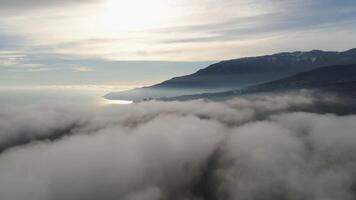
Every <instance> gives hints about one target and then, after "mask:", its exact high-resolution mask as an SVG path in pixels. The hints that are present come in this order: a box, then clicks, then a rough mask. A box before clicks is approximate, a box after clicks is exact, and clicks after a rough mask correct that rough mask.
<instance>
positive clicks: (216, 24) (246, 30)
mask: <svg viewBox="0 0 356 200" xmlns="http://www.w3.org/2000/svg"><path fill="white" fill-rule="evenodd" d="M355 35H356V1H355V0H150V1H147V0H130V1H127V0H76V1H72V0H0V89H1V88H8V89H9V88H14V87H17V88H27V87H30V88H46V87H61V88H93V87H94V88H96V87H101V88H106V89H116V90H118V89H127V88H132V87H137V86H142V85H150V84H153V83H157V82H160V81H162V80H165V79H167V78H170V77H172V76H177V75H183V74H189V73H192V72H194V71H196V70H198V69H200V68H203V67H206V66H207V65H209V64H211V63H213V62H216V61H220V60H225V59H232V58H239V57H245V56H256V55H263V54H271V53H276V52H281V51H296V50H300V51H306V50H312V49H322V50H333V51H334V50H337V51H343V50H347V49H351V48H354V47H356V37H355Z"/></svg>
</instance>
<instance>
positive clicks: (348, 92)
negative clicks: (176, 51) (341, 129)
mask: <svg viewBox="0 0 356 200" xmlns="http://www.w3.org/2000/svg"><path fill="white" fill-rule="evenodd" d="M300 89H317V90H321V91H324V92H331V93H334V94H338V95H341V96H344V97H349V98H356V64H350V65H334V66H327V67H320V68H317V69H313V70H310V71H307V72H301V73H298V74H296V75H293V76H291V77H287V78H283V79H280V80H276V81H271V82H268V83H263V84H258V85H254V86H249V87H246V88H243V89H237V90H231V91H227V92H218V93H204V94H198V95H185V96H179V97H172V98H162V99H161V100H166V101H167V100H192V99H202V98H204V99H210V100H226V99H229V98H233V97H237V96H241V95H251V94H258V93H275V92H278V93H280V92H285V91H293V90H300Z"/></svg>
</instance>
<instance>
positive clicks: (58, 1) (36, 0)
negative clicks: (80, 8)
mask: <svg viewBox="0 0 356 200" xmlns="http://www.w3.org/2000/svg"><path fill="white" fill-rule="evenodd" d="M98 1H100V0H79V1H70V0H1V1H0V11H2V13H3V14H4V13H9V14H10V12H14V11H15V10H17V11H18V10H31V9H38V8H42V9H43V8H48V7H56V6H61V5H73V4H74V5H75V4H83V3H92V2H98Z"/></svg>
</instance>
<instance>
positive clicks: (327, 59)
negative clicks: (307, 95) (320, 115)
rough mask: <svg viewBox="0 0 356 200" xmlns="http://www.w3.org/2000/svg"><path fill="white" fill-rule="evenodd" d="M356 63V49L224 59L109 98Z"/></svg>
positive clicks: (218, 87)
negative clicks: (191, 71)
mask: <svg viewBox="0 0 356 200" xmlns="http://www.w3.org/2000/svg"><path fill="white" fill-rule="evenodd" d="M353 63H356V49H351V50H348V51H344V52H333V51H320V50H313V51H309V52H300V51H297V52H292V53H278V54H273V55H266V56H259V57H248V58H240V59H234V60H227V61H222V62H219V63H216V64H213V65H210V66H208V67H207V68H204V69H201V70H199V71H197V72H196V73H193V74H191V75H187V76H181V77H175V78H172V79H170V80H167V81H164V82H162V83H159V84H157V85H153V86H150V87H144V88H137V89H134V90H129V91H124V92H113V93H109V94H107V95H106V96H105V97H106V98H108V99H122V100H136V101H140V100H143V99H145V98H160V97H174V96H179V95H190V94H198V93H203V92H219V91H227V90H232V89H239V88H243V87H246V86H249V85H255V84H259V83H264V82H269V81H273V80H278V79H281V78H284V77H287V76H291V75H294V74H296V73H299V72H303V71H308V70H311V69H315V68H318V67H321V66H330V65H342V64H353Z"/></svg>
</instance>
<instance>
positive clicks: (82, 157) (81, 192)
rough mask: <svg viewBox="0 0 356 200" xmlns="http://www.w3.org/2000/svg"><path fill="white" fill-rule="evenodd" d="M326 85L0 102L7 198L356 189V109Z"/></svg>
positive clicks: (207, 198)
mask: <svg viewBox="0 0 356 200" xmlns="http://www.w3.org/2000/svg"><path fill="white" fill-rule="evenodd" d="M322 96H323V97H324V98H320V95H318V94H316V93H315V92H312V91H300V92H293V93H285V94H278V95H269V96H266V95H265V96H250V97H240V98H236V99H233V100H229V101H226V102H211V101H205V100H195V101H187V102H159V101H149V102H142V103H136V104H131V105H111V106H83V105H81V104H63V103H58V102H57V103H39V104H33V105H16V106H15V105H13V106H8V105H7V106H0V199H2V200H77V199H87V200H94V199H95V200H97V199H103V200H114V199H124V200H161V199H173V200H175V199H177V200H213V199H227V200H230V199H241V200H258V199H271V200H272V199H273V200H276V199H277V200H278V199H284V200H285V199H291V200H294V199H295V200H298V199H303V200H309V199H313V200H315V199H317V200H318V199H320V200H327V199H342V200H348V199H350V200H351V199H355V197H356V145H355V141H356V134H355V131H354V130H356V115H352V112H350V113H348V114H345V112H344V111H343V112H340V113H342V114H340V113H337V112H332V111H334V110H335V109H316V108H320V105H328V106H323V108H330V105H332V106H333V107H335V108H341V107H342V106H345V102H346V101H343V100H342V99H340V98H338V97H335V96H332V95H326V94H323V95H322ZM316 110H317V111H318V112H316ZM343 110H347V108H345V109H343Z"/></svg>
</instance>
